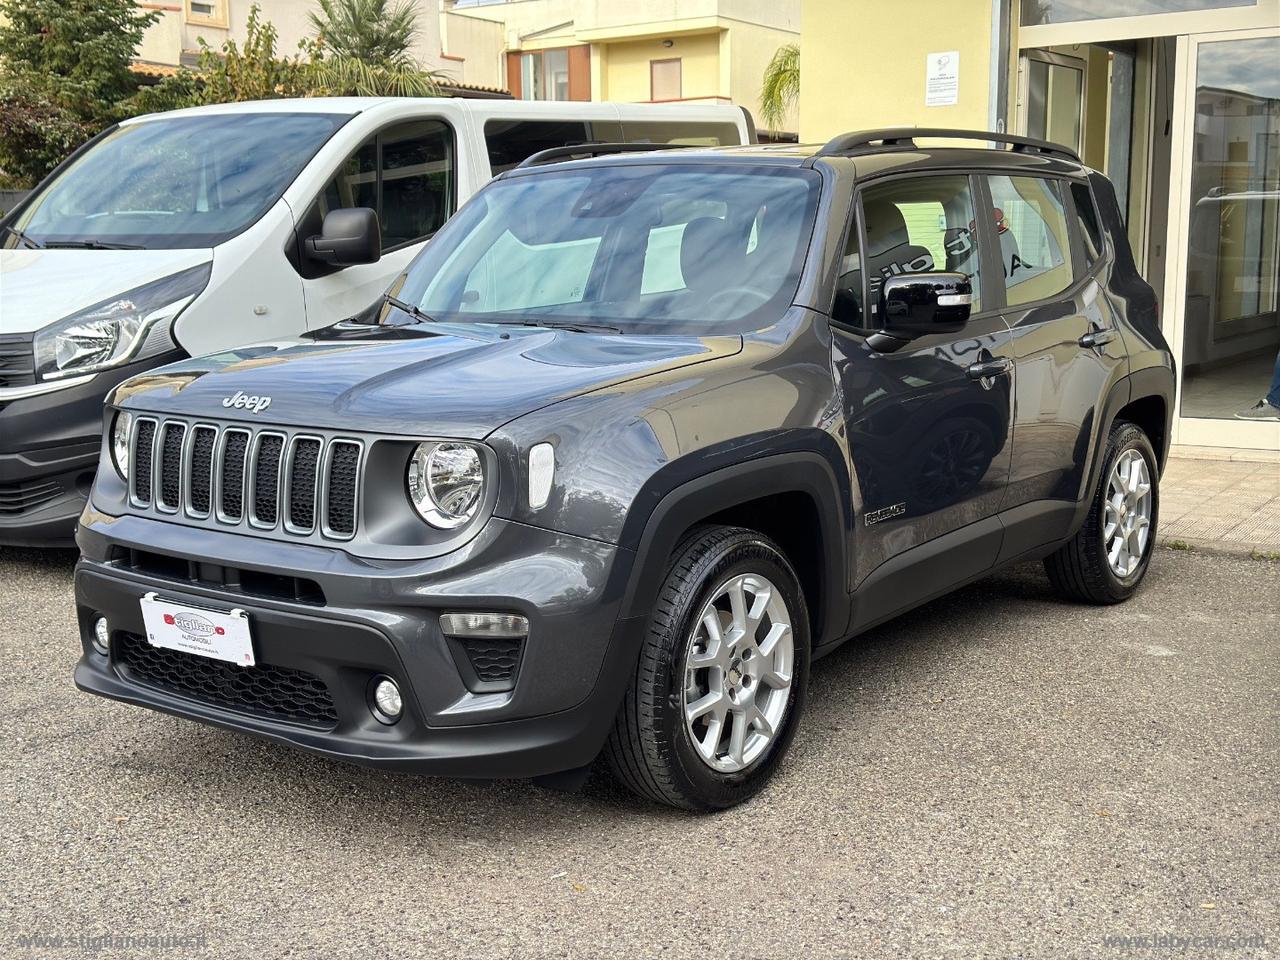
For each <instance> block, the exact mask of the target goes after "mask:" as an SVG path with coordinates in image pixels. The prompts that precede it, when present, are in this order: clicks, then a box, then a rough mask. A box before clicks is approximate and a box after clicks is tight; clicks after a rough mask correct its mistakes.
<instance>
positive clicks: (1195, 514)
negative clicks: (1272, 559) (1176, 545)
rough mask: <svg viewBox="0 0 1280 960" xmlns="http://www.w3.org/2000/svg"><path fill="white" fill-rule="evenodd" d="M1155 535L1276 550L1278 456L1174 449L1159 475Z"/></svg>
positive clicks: (1279, 531)
mask: <svg viewBox="0 0 1280 960" xmlns="http://www.w3.org/2000/svg"><path fill="white" fill-rule="evenodd" d="M1232 456H1235V457H1237V458H1235V459H1228V457H1232ZM1244 456H1249V457H1256V458H1257V459H1240V458H1239V457H1244ZM1159 536H1160V539H1161V540H1162V541H1164V542H1165V543H1169V542H1171V541H1175V540H1182V541H1185V542H1186V543H1188V544H1191V545H1193V546H1196V545H1205V546H1207V545H1217V546H1221V547H1225V548H1228V549H1230V548H1239V549H1241V550H1247V549H1250V548H1253V549H1257V550H1260V551H1263V552H1271V551H1276V552H1280V454H1277V455H1275V456H1274V457H1272V456H1271V455H1269V454H1267V453H1261V454H1255V453H1249V454H1236V455H1233V454H1231V453H1230V452H1228V451H1207V450H1202V449H1201V450H1198V449H1196V448H1186V447H1184V448H1175V449H1174V451H1173V454H1172V455H1171V456H1170V457H1169V465H1168V466H1167V467H1166V468H1165V473H1164V477H1163V496H1162V498H1161V504H1160V534H1159Z"/></svg>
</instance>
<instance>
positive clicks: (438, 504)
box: [408, 441, 485, 530]
mask: <svg viewBox="0 0 1280 960" xmlns="http://www.w3.org/2000/svg"><path fill="white" fill-rule="evenodd" d="M408 480H409V500H410V502H411V503H412V504H413V508H414V509H415V510H417V511H418V515H419V516H420V517H422V519H423V520H425V521H427V523H429V524H431V526H433V527H438V528H439V529H441V530H452V529H454V528H455V527H460V526H462V525H463V524H464V523H466V522H467V521H468V520H470V519H471V518H472V517H474V516H475V515H476V511H477V510H478V509H479V508H480V504H481V503H482V502H483V500H484V483H485V476H484V460H483V458H482V457H481V456H480V451H479V450H477V449H476V448H475V447H474V446H473V445H472V444H469V443H457V442H454V441H444V442H434V441H429V442H426V443H420V444H418V445H417V447H415V448H414V451H413V456H411V457H410V458H409V477H408Z"/></svg>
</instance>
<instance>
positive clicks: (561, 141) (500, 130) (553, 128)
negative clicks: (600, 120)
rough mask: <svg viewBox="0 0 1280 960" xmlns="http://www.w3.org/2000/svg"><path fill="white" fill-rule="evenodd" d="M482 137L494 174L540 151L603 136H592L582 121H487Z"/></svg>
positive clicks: (490, 167) (508, 168)
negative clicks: (487, 149)
mask: <svg viewBox="0 0 1280 960" xmlns="http://www.w3.org/2000/svg"><path fill="white" fill-rule="evenodd" d="M614 126H615V127H616V126H617V124H614ZM484 139H485V143H486V144H487V146H488V148H489V169H491V170H492V171H493V175H494V176H495V177H496V176H497V175H498V174H500V173H502V171H504V170H510V169H511V168H512V167H514V166H515V165H516V164H518V163H520V162H521V161H522V160H526V159H528V158H529V157H531V156H533V155H534V154H535V153H537V152H538V151H539V150H550V149H551V148H552V147H565V146H568V145H569V144H572V143H586V142H587V141H589V140H593V139H596V140H598V139H603V138H601V137H593V136H592V130H591V129H590V128H589V127H588V125H587V124H586V123H585V122H583V121H582V120H490V121H488V122H487V123H485V125H484Z"/></svg>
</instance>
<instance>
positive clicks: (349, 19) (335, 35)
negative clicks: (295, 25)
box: [310, 0, 418, 66]
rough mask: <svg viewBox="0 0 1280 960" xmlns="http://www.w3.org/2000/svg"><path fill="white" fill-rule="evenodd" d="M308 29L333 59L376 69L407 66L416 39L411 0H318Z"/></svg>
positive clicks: (415, 20)
mask: <svg viewBox="0 0 1280 960" xmlns="http://www.w3.org/2000/svg"><path fill="white" fill-rule="evenodd" d="M310 18H311V25H312V26H313V27H315V30H316V34H317V36H318V37H319V38H320V41H321V42H322V43H323V44H324V45H325V47H326V49H327V50H330V51H332V53H333V55H334V56H335V57H345V58H350V59H352V60H359V61H362V62H364V63H366V64H370V65H378V66H408V65H410V64H411V63H412V60H411V59H410V57H409V48H410V47H411V46H412V45H413V41H414V38H415V37H416V36H417V35H418V24H417V13H416V11H415V10H414V6H413V3H412V0H398V2H395V3H393V2H392V0H320V12H319V13H316V12H315V11H312V12H311V14H310Z"/></svg>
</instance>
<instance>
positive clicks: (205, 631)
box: [164, 613, 226, 640]
mask: <svg viewBox="0 0 1280 960" xmlns="http://www.w3.org/2000/svg"><path fill="white" fill-rule="evenodd" d="M164 622H165V623H166V624H167V625H168V626H171V627H177V628H178V629H179V630H181V631H182V633H183V635H184V636H186V637H187V638H188V639H191V640H196V639H200V638H203V637H212V636H219V637H220V636H222V635H223V634H224V633H226V631H225V630H223V629H222V628H221V627H215V626H214V625H213V624H212V623H210V622H209V621H208V620H206V619H205V618H204V617H202V616H200V615H199V614H198V613H166V614H165V615H164Z"/></svg>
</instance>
